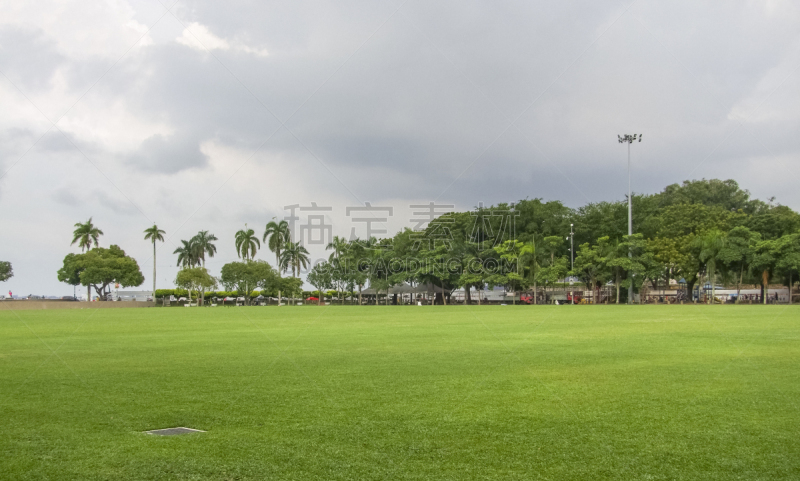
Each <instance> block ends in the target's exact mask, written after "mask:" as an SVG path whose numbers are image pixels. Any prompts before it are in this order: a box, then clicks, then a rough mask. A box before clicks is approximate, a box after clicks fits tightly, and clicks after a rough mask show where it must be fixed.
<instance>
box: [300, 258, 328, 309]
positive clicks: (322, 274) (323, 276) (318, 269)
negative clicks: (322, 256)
mask: <svg viewBox="0 0 800 481" xmlns="http://www.w3.org/2000/svg"><path fill="white" fill-rule="evenodd" d="M331 271H332V269H331V265H330V264H329V263H327V262H320V263H318V264H316V265H315V266H314V267H313V268H312V269H311V272H309V273H308V276H306V280H307V281H308V283H309V284H311V285H312V286H314V287H316V288H317V296H319V293H320V291H323V290H325V289H330V288H332V287H333V277H332V275H331ZM320 301H321V298H320Z"/></svg>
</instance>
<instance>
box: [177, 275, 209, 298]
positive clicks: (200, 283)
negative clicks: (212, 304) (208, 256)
mask: <svg viewBox="0 0 800 481" xmlns="http://www.w3.org/2000/svg"><path fill="white" fill-rule="evenodd" d="M175 285H177V286H179V287H182V288H184V289H186V290H188V291H195V292H197V298H198V299H200V300H201V301H202V299H203V297H204V296H203V293H204V292H205V291H206V290H210V289H213V288H215V287H217V279H215V278H214V277H213V276H211V274H209V273H208V271H207V270H206V268H205V267H187V268H185V269H181V270H180V271H179V272H178V275H177V276H176V277H175Z"/></svg>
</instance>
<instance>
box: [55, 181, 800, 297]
mask: <svg viewBox="0 0 800 481" xmlns="http://www.w3.org/2000/svg"><path fill="white" fill-rule="evenodd" d="M632 204H633V230H634V232H635V233H634V234H633V235H632V236H628V235H627V200H625V201H617V202H597V203H590V204H587V205H584V206H581V207H579V208H575V209H573V208H570V207H567V206H565V205H564V204H563V203H561V202H560V201H544V200H542V199H539V198H535V199H524V200H521V201H519V202H516V203H508V204H506V203H501V204H497V205H493V206H488V207H485V206H479V207H478V208H476V209H474V210H472V211H469V212H450V213H446V214H443V215H441V216H439V217H437V218H435V219H434V220H432V221H431V222H430V223H429V224H428V225H427V227H426V228H425V229H424V230H421V231H414V230H411V229H407V228H406V229H403V230H402V231H400V232H397V233H396V234H395V235H394V236H392V237H386V238H374V237H373V238H369V239H344V238H341V237H334V238H333V239H331V240H330V242H329V243H328V245H327V246H326V249H327V250H329V251H330V254H329V256H328V258H327V259H326V260H321V261H318V262H316V263H314V264H313V265H311V260H310V256H309V253H308V251H307V250H306V249H305V247H304V246H303V245H302V242H301V241H300V240H298V239H292V236H291V229H290V226H289V224H288V223H287V222H286V221H275V220H273V221H270V222H268V223H266V225H265V228H264V231H263V233H262V234H260V235H259V234H257V233H256V232H255V230H254V229H252V228H249V227H248V226H247V225H246V224H245V227H244V229H241V230H239V231H238V232H236V233H235V235H234V243H235V246H236V251H237V255H238V256H239V258H240V261H236V262H231V263H227V264H225V265H224V266H223V267H222V269H221V272H220V276H219V278H217V277H214V276H212V275H211V274H210V273H209V272H208V271H207V270H206V268H205V261H206V258H207V257H208V258H211V257H214V255H215V254H216V252H217V248H216V244H215V242H217V241H218V238H217V237H216V236H215V235H214V234H211V233H210V232H209V231H207V230H203V231H200V232H198V234H197V235H195V236H194V237H192V238H190V239H189V240H181V241H180V242H181V245H180V246H179V247H178V248H177V249H175V251H174V252H173V254H174V255H177V265H178V266H179V267H181V268H182V269H181V271H180V272H179V273H178V275H177V277H176V279H175V284H176V286H178V287H182V288H185V289H187V290H189V291H194V292H198V293H199V298H200V299H202V297H203V295H202V293H203V292H205V291H210V290H213V289H215V288H216V287H217V286H218V285H220V284H221V285H223V286H225V288H226V289H228V290H231V291H234V290H235V291H238V292H239V293H240V294H241V295H243V296H245V297H247V298H248V299H247V301H248V302H249V295H250V293H251V292H252V291H254V290H256V289H258V290H260V291H262V292H266V293H275V294H277V296H278V298H280V297H281V296H282V293H288V294H291V295H293V296H294V295H297V293H298V292H299V289H300V287H301V286H302V280H301V279H300V276H301V273H303V272H307V275H306V280H307V281H308V282H309V283H310V284H311V285H313V286H314V287H315V288H316V289H317V290H319V291H320V292H324V291H326V290H335V291H337V292H338V293H339V298H340V299H343V297H344V295H343V294H344V293H350V294H351V295H355V293H358V296H359V302H361V293H362V290H363V289H364V288H365V287H367V286H369V287H370V288H372V289H375V291H376V292H384V293H386V294H387V295H386V302H387V303H388V292H389V289H390V288H391V287H392V286H395V285H398V284H402V283H408V284H410V285H412V286H414V285H419V284H428V285H433V286H436V288H437V291H438V292H439V294H437V297H438V299H439V301H440V302H442V303H447V302H448V300H449V299H448V298H449V295H450V293H451V292H452V291H453V290H455V289H457V288H464V289H465V296H466V302H468V303H470V302H471V301H472V300H471V299H470V289H471V288H477V289H483V288H484V287H485V286H489V287H493V286H504V287H506V288H507V289H508V290H510V291H522V290H527V291H532V292H533V293H534V294H536V293H541V292H547V290H548V289H551V290H552V289H554V288H555V287H556V286H557V285H558V284H559V282H560V281H562V280H563V279H564V278H565V277H566V276H569V275H572V276H576V277H578V278H579V279H580V280H581V282H583V283H584V284H585V286H586V288H587V289H589V290H595V291H596V290H598V289H600V288H602V287H603V286H605V285H606V284H607V283H609V282H610V283H612V284H613V286H614V292H615V294H614V301H615V302H618V303H619V302H626V301H627V292H626V290H627V289H623V288H627V287H632V289H633V291H634V292H639V291H641V289H642V288H643V287H645V286H647V287H651V288H653V289H658V288H659V287H665V286H667V285H668V284H669V283H670V281H678V280H680V281H682V282H684V283H685V285H686V288H687V290H689V292H691V291H692V290H693V288H694V286H695V285H696V284H697V283H701V284H702V283H710V284H711V286H712V290H713V289H714V287H715V286H716V284H717V283H725V284H728V285H736V286H737V288H738V289H740V288H741V286H742V285H753V284H755V285H760V286H762V289H763V290H764V294H766V289H768V287H769V285H770V283H781V284H784V285H787V286H789V288H790V289H791V288H792V286H793V284H794V283H795V282H796V281H797V279H798V274H799V273H800V215H798V214H797V213H796V212H794V211H793V210H791V209H790V208H788V207H786V206H783V205H779V204H775V203H774V199H769V200H767V201H761V200H758V199H753V198H751V196H750V193H749V192H748V191H746V190H744V189H742V188H740V187H739V185H738V184H737V183H736V182H735V181H733V180H724V181H723V180H717V179H711V180H705V179H703V180H696V181H686V182H684V183H683V184H673V185H670V186H667V187H666V188H665V189H664V190H663V191H662V192H659V193H656V194H637V195H634V196H633V198H632ZM571 230H573V231H574V234H573V235H574V238H573V240H574V243H573V244H572V245H574V249H575V250H574V252H572V251H571V249H570V245H571V244H570V235H571V234H570V233H571ZM144 233H145V236H144V239H145V240H148V241H151V242H152V244H153V256H154V257H155V255H156V242H163V241H164V234H165V232H164V231H163V230H161V229H159V228H158V227H157V226H155V225H154V226H152V227H150V228H148V229H146V230H145V231H144ZM73 234H74V235H73V244H76V243H77V244H78V245H79V246H80V247H81V251H82V253H81V254H69V255H67V257H66V258H65V260H64V266H63V267H62V269H61V270H59V273H58V275H59V280H62V281H64V282H67V283H70V284H73V285H78V284H81V285H84V286H87V289H89V288H90V286H92V287H94V289H95V291H96V292H97V293H98V295H102V293H104V292H105V291H106V289H107V288H108V286H109V285H110V284H111V283H119V284H120V285H122V286H134V285H141V284H142V283H143V280H144V278H143V277H142V275H141V272H139V269H138V265H136V261H135V260H133V259H131V258H129V257H128V256H126V255H125V253H124V251H122V250H121V249H120V248H119V247H118V246H111V247H110V248H108V249H103V248H100V247H99V246H98V238H99V236H101V235H102V234H103V233H102V231H101V230H99V229H98V228H97V227H96V226H94V225H93V224H92V220H91V219H89V221H88V222H86V223H79V224H76V229H75V231H74V232H73ZM262 246H263V247H266V248H267V249H268V250H269V251H271V252H272V253H273V254H274V255H275V267H273V266H272V265H270V264H269V263H268V262H266V261H264V260H256V259H255V257H256V255H257V253H258V251H259V249H261V248H262ZM573 264H574V267H573ZM287 273H288V274H290V276H287V277H284V274H287ZM155 277H156V272H155V261H154V267H153V278H154V279H155ZM153 287H154V291H155V282H154V286H153ZM712 298H713V293H712ZM536 299H537V296H536V295H534V302H536ZM762 299H764V300H765V301H766V295H763V296H762ZM478 302H480V300H478Z"/></svg>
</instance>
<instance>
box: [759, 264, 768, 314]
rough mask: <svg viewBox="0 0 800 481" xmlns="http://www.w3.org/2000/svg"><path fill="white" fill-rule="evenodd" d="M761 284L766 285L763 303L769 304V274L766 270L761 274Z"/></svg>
mask: <svg viewBox="0 0 800 481" xmlns="http://www.w3.org/2000/svg"><path fill="white" fill-rule="evenodd" d="M761 282H763V283H764V295H763V296H761V297H763V299H762V301H763V304H764V305H766V304H767V296H769V272H768V271H767V270H766V269H764V272H762V273H761Z"/></svg>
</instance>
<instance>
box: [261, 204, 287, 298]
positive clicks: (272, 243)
mask: <svg viewBox="0 0 800 481" xmlns="http://www.w3.org/2000/svg"><path fill="white" fill-rule="evenodd" d="M273 219H274V217H273ZM289 242H292V232H291V230H289V223H288V222H286V221H285V220H282V221H280V222H275V221H274V220H272V221H269V222H267V227H266V228H265V229H264V244H265V245H266V246H267V247H269V250H271V251H272V252H274V253H275V268H276V269H278V277H280V273H281V272H282V271H283V270H282V269H281V251H282V250H283V248H284V247H285V246H286V244H288V243H289ZM278 305H279V306H280V305H281V290H280V288H279V289H278Z"/></svg>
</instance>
